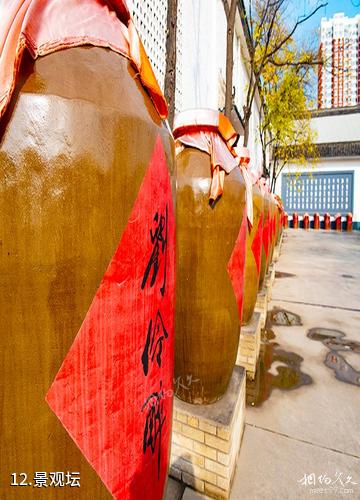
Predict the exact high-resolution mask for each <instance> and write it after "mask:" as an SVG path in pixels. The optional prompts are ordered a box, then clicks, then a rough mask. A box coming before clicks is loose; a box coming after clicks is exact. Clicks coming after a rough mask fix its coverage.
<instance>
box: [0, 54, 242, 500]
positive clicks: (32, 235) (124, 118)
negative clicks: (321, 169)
mask: <svg viewBox="0 0 360 500" xmlns="http://www.w3.org/2000/svg"><path fill="white" fill-rule="evenodd" d="M0 126H1V128H0V212H1V217H0V239H1V246H0V249H1V252H0V255H1V260H0V304H1V307H0V311H1V312H0V318H1V337H0V343H1V345H0V352H1V353H2V359H1V380H2V385H3V397H2V414H1V420H2V425H1V428H2V432H1V455H2V458H1V462H2V464H4V463H5V458H6V471H4V470H2V471H1V472H2V473H6V475H5V476H4V477H2V478H1V479H2V482H3V486H4V484H5V492H6V493H5V496H6V498H7V499H8V500H12V499H16V500H18V499H29V498H35V497H36V498H38V488H32V487H26V488H25V487H24V488H21V487H11V486H10V480H11V476H10V474H11V473H13V472H18V473H19V472H26V473H27V474H28V481H29V480H30V481H31V479H32V476H31V477H30V475H31V474H33V473H34V471H47V472H50V471H63V472H65V473H66V472H67V471H77V472H79V474H80V477H81V488H80V489H79V488H71V487H67V488H66V498H67V499H77V500H78V499H97V500H100V499H105V498H106V499H110V498H112V496H111V494H110V493H109V491H108V490H107V488H106V487H105V485H104V483H103V482H102V481H101V479H100V477H99V476H98V475H97V473H96V472H95V471H94V469H93V468H92V467H91V465H90V464H89V463H88V462H87V460H86V459H85V458H84V456H83V454H82V453H81V452H80V450H79V448H78V447H77V446H76V445H75V443H74V442H73V440H72V439H71V438H70V437H69V435H68V433H67V432H66V430H65V429H64V427H63V426H62V425H61V424H60V423H59V421H58V419H57V417H56V416H55V414H54V413H53V412H52V411H51V409H50V408H49V406H48V405H47V404H46V403H45V401H44V396H45V394H46V393H47V391H48V389H49V387H50V386H51V384H52V382H53V380H54V378H55V376H56V374H57V371H58V370H59V367H60V365H61V363H62V361H63V359H64V358H65V356H66V354H67V353H68V351H69V348H70V346H71V344H72V342H73V340H74V337H75V335H76V333H77V332H78V331H79V328H80V326H81V324H82V321H83V319H84V317H85V315H86V313H87V311H88V309H89V306H90V304H91V302H92V300H93V297H94V295H95V293H96V291H97V289H98V287H99V283H100V282H101V280H102V277H103V275H104V272H105V270H106V268H107V266H108V264H109V262H110V261H111V258H112V257H113V255H114V252H115V250H116V248H117V246H118V244H119V238H120V236H121V235H122V233H123V231H124V228H125V226H126V225H127V223H128V220H129V216H130V213H131V211H132V209H133V206H134V203H135V200H136V198H137V195H138V192H139V189H140V186H141V184H142V181H143V179H144V175H145V172H146V171H147V168H148V165H149V162H150V159H151V157H152V155H153V151H154V146H155V143H156V141H157V138H158V136H160V137H161V142H162V145H163V148H164V150H165V156H166V159H167V165H168V167H169V169H170V170H171V171H172V169H173V165H174V148H173V140H172V137H171V135H170V133H169V132H168V130H167V128H166V127H165V126H164V125H163V122H162V120H161V119H160V117H159V115H158V113H157V112H156V110H155V108H154V105H153V103H152V101H151V99H150V97H149V95H148V94H147V93H146V91H145V90H144V88H143V86H142V85H141V84H140V82H139V80H138V78H137V75H136V72H135V71H134V69H133V68H132V66H131V65H130V62H129V60H128V59H127V58H125V57H123V56H121V55H119V54H117V53H115V52H113V51H110V50H108V49H104V48H98V47H76V48H69V49H66V50H61V51H59V52H55V53H53V54H51V55H47V56H45V57H40V58H39V59H37V60H36V61H35V62H34V61H33V60H32V59H31V58H30V57H29V56H28V55H26V53H25V54H24V57H23V61H22V65H21V68H20V71H19V77H18V80H17V85H16V89H15V92H14V93H13V96H12V100H11V103H10V106H9V107H8V109H7V111H6V113H5V115H4V117H3V119H2V120H1V121H0ZM187 154H188V153H187ZM206 167H208V162H207V164H206ZM207 173H208V172H207ZM204 174H205V165H204ZM205 177H206V174H205ZM232 177H233V181H230V182H229V189H228V195H227V196H228V197H229V199H231V200H232V191H233V190H235V191H236V193H237V192H238V191H240V192H241V186H242V184H241V179H239V180H238V182H236V180H237V179H238V177H237V173H234V175H233V176H232ZM235 179H236V180H235ZM233 185H235V187H236V189H235V187H234V188H233V187H232V186H233ZM238 186H239V188H238ZM237 190H238V191H237ZM222 206H226V205H225V204H222V205H219V207H220V209H219V212H220V210H223V209H222V208H221V207H222ZM231 207H232V210H230V211H229V214H228V215H227V217H230V212H231V214H232V215H231V216H234V214H233V212H235V209H237V205H236V204H235V203H233V201H232V202H231ZM204 209H205V208H204ZM238 223H239V221H238V219H237V220H236V227H237V226H238ZM235 232H236V228H234V230H233V232H232V234H231V236H229V238H228V239H229V251H230V246H231V245H233V241H232V238H233V234H235ZM234 237H235V236H234ZM230 239H231V242H230ZM230 288H231V285H230V283H229V292H230ZM229 292H228V293H229ZM233 315H234V316H235V313H234V314H233ZM234 333H235V332H234ZM234 336H235V334H234ZM234 343H235V341H234ZM233 348H234V353H235V352H236V349H235V347H233ZM139 356H141V353H140V354H139ZM139 360H140V357H139ZM140 364H141V361H140ZM139 411H140V412H141V408H140V410H139ZM124 446H127V444H126V443H124ZM18 479H19V480H21V479H22V478H21V477H20V478H19V477H18ZM6 482H7V484H8V486H6ZM46 494H47V495H46V496H47V497H48V498H51V499H55V498H56V499H57V498H64V496H63V495H64V489H63V488H54V487H52V488H47V491H46Z"/></svg>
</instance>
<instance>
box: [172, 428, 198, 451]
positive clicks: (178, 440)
mask: <svg viewBox="0 0 360 500" xmlns="http://www.w3.org/2000/svg"><path fill="white" fill-rule="evenodd" d="M172 440H173V442H174V443H175V444H178V445H179V446H183V447H184V448H187V449H188V450H192V449H193V440H192V439H190V438H188V437H185V436H182V435H181V434H178V433H177V432H173V435H172Z"/></svg>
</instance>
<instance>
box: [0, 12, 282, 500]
mask: <svg viewBox="0 0 360 500" xmlns="http://www.w3.org/2000/svg"><path fill="white" fill-rule="evenodd" d="M59 5H60V4H59ZM71 5H73V7H72V8H74V9H75V7H76V8H80V7H79V6H78V4H76V3H74V4H71ZM59 8H61V5H60V7H59ZM124 12H125V11H124ZM75 14H76V13H75ZM75 14H74V16H72V17H71V16H70V17H69V20H71V19H75V18H76V19H78V18H79V16H75ZM34 15H35V14H34ZM99 15H106V11H104V10H101V12H100V13H99ZM35 17H36V16H35ZM56 19H57V18H56V16H55V17H53V18H52V19H51V22H52V23H55V24H56ZM84 19H85V21H86V20H87V19H88V17H86V16H85V17H84ZM89 19H90V20H91V19H96V16H95V17H91V16H90V18H89ZM114 19H115V18H111V22H115V21H114ZM85 21H84V22H85ZM47 22H50V21H47ZM87 22H88V21H87ZM89 22H90V21H89ZM121 22H122V23H123V25H122V30H126V29H127V26H128V27H129V28H130V27H131V24H130V23H131V22H130V21H129V19H128V18H127V17H126V18H124V20H123V21H121ZM67 29H68V31H69V32H70V30H71V29H72V26H68V27H67ZM89 29H90V28H89ZM54 30H55V31H54ZM74 30H75V31H74V33H75V34H76V26H75V27H74ZM121 32H122V31H121V30H120V31H119V33H121ZM53 33H57V32H56V26H55V25H54V26H53V27H52V29H51V30H49V32H48V33H45V35H46V36H48V37H49V43H48V44H47V45H46V47H50V48H51V50H50V49H49V52H48V53H47V52H46V51H45V53H42V54H39V58H38V59H37V60H36V61H34V60H33V59H32V58H31V57H30V55H29V53H26V54H24V56H23V58H22V60H21V61H20V60H18V61H16V60H14V61H15V62H14V67H15V68H16V71H17V78H16V81H14V82H13V83H12V86H11V89H10V90H11V92H10V91H9V93H8V94H7V98H8V99H7V100H2V101H1V103H0V104H1V108H0V115H1V114H2V118H1V122H0V175H1V182H0V207H1V218H0V244H1V246H0V253H1V260H0V303H1V308H0V318H1V325H2V331H1V336H0V342H1V345H0V347H1V352H2V367H1V370H2V380H3V386H2V389H3V392H2V401H3V412H2V416H1V422H2V430H3V432H2V451H1V453H2V458H3V459H4V463H6V470H8V473H9V477H10V473H11V472H14V473H16V471H21V472H24V473H26V472H30V471H33V470H34V468H38V470H44V469H43V468H44V467H45V466H46V467H47V468H48V471H64V470H65V469H66V470H73V471H78V472H79V473H81V477H82V481H83V482H82V487H81V491H80V494H79V490H77V489H76V488H74V489H73V488H70V489H69V490H67V495H68V498H99V499H100V498H108V494H109V492H110V493H111V494H112V495H113V497H114V498H122V499H124V498H140V497H143V498H151V499H155V498H161V496H162V492H163V488H164V484H165V482H166V477H167V465H168V456H169V446H170V438H171V420H172V419H171V411H172V394H173V393H172V389H173V377H174V359H175V380H180V381H181V383H180V384H177V387H178V388H179V389H178V391H177V395H178V396H179V397H180V398H182V399H184V400H185V401H188V402H191V403H198V404H206V403H211V402H214V401H216V400H218V399H219V398H221V396H222V395H223V394H224V392H225V391H226V388H227V385H228V383H229V380H230V377H231V373H232V370H233V367H234V364H235V359H236V353H237V349H238V341H239V333H240V323H241V319H242V321H243V323H246V322H247V321H249V319H250V317H251V315H252V312H253V310H254V306H255V301H256V295H257V291H258V288H259V287H261V285H262V283H263V281H264V277H265V274H266V271H267V269H268V266H269V263H270V262H271V259H272V253H273V249H274V245H275V243H276V241H277V240H278V238H279V234H280V226H281V224H280V218H281V212H280V210H279V207H278V206H277V204H276V202H275V200H274V198H273V197H272V196H271V195H270V194H269V192H268V190H267V189H266V187H265V185H264V184H263V183H262V181H261V179H260V180H259V179H251V175H250V173H249V172H248V170H247V166H246V164H247V163H248V161H249V155H248V154H247V152H246V151H240V153H237V152H236V150H235V144H236V140H237V134H236V133H235V131H234V129H233V128H232V126H231V124H230V122H229V121H228V120H227V119H226V118H225V117H224V116H223V115H221V114H220V113H218V112H217V111H209V110H198V111H192V112H190V113H185V115H180V116H179V117H178V118H177V125H176V127H175V130H174V136H173V135H172V133H171V132H170V131H169V129H168V127H167V126H166V124H165V123H164V121H163V120H162V118H164V109H165V108H166V103H165V104H164V101H163V98H162V96H161V95H160V93H159V89H158V88H157V87H156V85H155V83H154V79H153V78H152V77H151V72H150V70H149V66H148V62H146V61H147V59H146V57H145V55H144V52H142V51H141V50H137V51H136V50H135V51H134V53H135V54H138V53H140V54H142V56H143V57H144V59H143V64H142V65H140V63H139V64H138V61H137V59H136V58H135V57H132V53H131V50H130V52H129V53H124V54H123V53H122V52H121V51H122V50H125V49H122V48H121V47H120V48H119V49H118V50H112V49H105V48H104V46H106V47H112V45H111V44H110V43H108V44H105V42H104V44H103V45H102V46H101V44H100V46H96V44H97V43H98V42H97V41H96V40H97V38H96V39H95V42H94V41H93V39H92V38H90V39H89V40H90V41H89V43H90V45H91V44H93V45H95V46H92V47H91V46H86V47H83V46H81V45H82V43H83V42H81V43H79V45H80V46H74V44H75V45H76V40H77V39H76V38H74V40H75V41H73V42H71V44H70V45H69V46H64V47H63V46H61V44H60V45H59V44H58V45H56V47H57V49H56V50H55V49H54V47H55V45H54V44H52V43H50V42H52V40H51V36H52V34H53ZM10 35H11V33H10ZM45 35H44V36H45ZM67 40H68V38H65V39H64V44H66V43H67ZM131 40H134V37H133V38H132V39H131ZM54 43H55V42H54ZM137 43H139V47H140V48H141V44H140V42H137ZM127 46H128V45H127V44H126V43H125V42H124V47H125V48H126V47H127ZM60 49H61V50H60ZM54 50H55V51H54ZM14 54H15V52H14ZM17 54H18V53H17ZM144 68H145V69H144ZM8 69H9V68H8ZM142 69H144V71H143V72H142ZM8 74H9V75H10V76H11V77H12V75H13V74H14V75H15V74H16V72H15V70H14V73H13V72H12V71H8ZM9 88H10V87H9ZM4 103H5V105H4ZM174 138H175V141H176V163H175V155H174ZM175 229H176V232H177V237H176V253H177V260H176V264H175ZM175 266H176V269H175ZM175 271H176V283H177V284H176V290H175ZM175 292H176V293H175ZM175 296H176V318H175V323H176V326H175V338H176V340H175V341H174V326H173V321H174V308H175V300H174V298H175ZM124 444H125V445H124ZM44 474H45V473H44ZM147 478H152V479H151V484H152V489H151V491H150V490H149V491H150V493H149V494H147V493H146V492H147V491H148V488H147V486H146V485H145V481H147ZM14 480H15V481H16V477H15V479H14ZM50 490H51V491H50ZM27 491H29V492H30V493H31V492H32V491H33V490H32V489H29V490H27ZM34 491H35V490H34ZM49 491H50V493H51V492H53V493H52V495H54V496H50V498H53V497H54V498H55V496H56V490H52V489H50V488H49ZM6 492H7V494H8V496H9V498H14V497H13V496H12V495H16V488H12V487H11V486H10V483H9V485H8V489H7V490H6ZM30 493H29V494H30ZM144 495H145V496H144ZM30 496H31V495H30ZM30 496H29V498H30Z"/></svg>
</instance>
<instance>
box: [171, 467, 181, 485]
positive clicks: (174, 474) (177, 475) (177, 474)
mask: <svg viewBox="0 0 360 500" xmlns="http://www.w3.org/2000/svg"><path fill="white" fill-rule="evenodd" d="M170 476H171V477H173V478H175V479H177V480H178V481H181V470H180V469H177V468H176V467H174V466H171V467H170Z"/></svg>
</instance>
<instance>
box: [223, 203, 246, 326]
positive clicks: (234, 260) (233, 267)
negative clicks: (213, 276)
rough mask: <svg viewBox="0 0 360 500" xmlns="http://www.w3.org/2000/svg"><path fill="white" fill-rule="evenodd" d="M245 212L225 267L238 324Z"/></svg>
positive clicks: (242, 272)
mask: <svg viewBox="0 0 360 500" xmlns="http://www.w3.org/2000/svg"><path fill="white" fill-rule="evenodd" d="M247 227H248V223H247V217H246V211H244V213H243V218H242V223H241V227H240V231H239V234H238V237H237V240H236V243H235V246H234V250H233V251H232V254H231V256H230V260H229V262H228V265H227V272H228V274H229V276H230V279H231V283H232V286H233V289H234V293H235V297H236V302H237V306H238V312H239V320H240V324H241V321H242V311H243V302H244V277H245V257H246V233H247Z"/></svg>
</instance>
